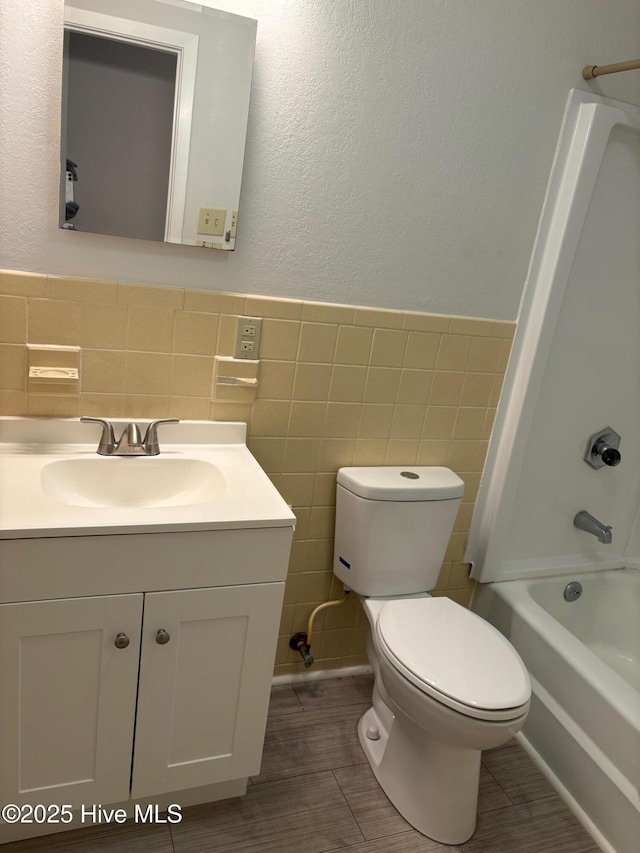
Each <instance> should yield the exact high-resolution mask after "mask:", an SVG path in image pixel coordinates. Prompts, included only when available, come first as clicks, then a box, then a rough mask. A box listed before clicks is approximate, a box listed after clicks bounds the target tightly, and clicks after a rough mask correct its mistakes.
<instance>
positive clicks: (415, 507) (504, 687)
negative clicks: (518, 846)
mask: <svg viewBox="0 0 640 853" xmlns="http://www.w3.org/2000/svg"><path fill="white" fill-rule="evenodd" d="M463 488H464V484H463V482H462V480H460V478H459V477H458V476H457V475H456V474H454V473H453V472H452V471H449V470H448V469H446V468H439V467H438V468H436V467H433V468H431V467H411V468H408V469H407V468H394V467H384V468H343V469H340V471H339V472H338V490H337V500H336V540H335V554H334V573H335V574H336V575H337V577H339V578H340V580H342V581H343V583H344V584H345V586H346V587H348V588H350V589H352V590H353V591H354V592H356V593H357V594H358V595H359V597H360V600H361V603H362V605H363V608H364V610H365V613H366V615H367V618H368V620H369V624H370V628H371V632H370V635H369V639H368V643H367V653H368V656H369V660H370V663H371V665H372V667H373V671H374V676H375V679H374V689H373V699H372V707H371V708H370V709H369V710H368V711H367V712H366V713H365V714H364V716H363V717H362V719H361V720H360V723H359V725H358V732H359V737H360V743H361V745H362V747H363V750H364V752H365V755H366V757H367V759H368V761H369V763H370V765H371V768H372V770H373V772H374V774H375V776H376V778H377V779H378V782H379V783H380V786H381V787H382V789H383V790H384V792H385V793H386V794H387V796H388V797H389V799H390V800H391V802H392V803H393V804H394V806H395V807H396V808H397V810H398V811H399V812H400V814H402V815H403V817H404V818H405V819H406V820H407V821H408V822H409V823H410V824H412V826H414V827H415V828H416V829H417V830H418V831H419V832H422V833H423V834H424V835H427V836H429V837H430V838H433V839H434V840H436V841H439V842H441V843H444V844H461V843H463V842H464V841H467V840H468V839H469V838H470V837H471V835H472V834H473V831H474V829H475V825H476V811H477V799H478V785H479V777H480V760H481V750H483V749H489V748H491V747H495V746H499V745H501V744H503V743H506V741H508V740H509V739H510V738H511V737H512V736H513V735H514V734H515V733H516V732H518V731H519V730H520V728H521V727H522V725H523V724H524V721H525V719H526V716H527V712H528V709H529V702H530V696H531V687H530V683H529V677H528V674H527V671H526V669H525V667H524V664H523V663H522V660H521V659H520V657H519V655H518V654H517V652H516V651H515V649H514V648H513V647H512V646H511V645H510V643H509V642H508V640H507V639H506V638H505V637H503V636H502V634H500V633H499V632H498V631H497V630H496V629H495V628H494V627H493V626H492V625H490V624H489V623H488V622H485V621H484V620H483V619H481V618H480V617H479V616H477V615H476V614H475V613H473V612H471V611H470V610H467V609H466V608H464V607H462V606H461V605H459V604H457V603H456V602H454V601H452V600H450V599H448V598H445V597H432V596H430V595H429V594H428V590H430V589H433V587H434V586H435V584H436V582H437V577H438V573H439V569H440V565H441V563H442V559H443V557H444V553H445V550H446V547H447V543H448V540H449V536H450V534H451V530H452V528H453V522H454V520H455V516H456V513H457V509H458V506H459V504H460V500H461V496H462V492H463Z"/></svg>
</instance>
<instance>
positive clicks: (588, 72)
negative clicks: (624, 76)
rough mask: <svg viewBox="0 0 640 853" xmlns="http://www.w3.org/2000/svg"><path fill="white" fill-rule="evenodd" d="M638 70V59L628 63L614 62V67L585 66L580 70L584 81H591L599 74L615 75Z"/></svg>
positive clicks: (639, 60) (639, 61) (639, 63)
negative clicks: (620, 72)
mask: <svg viewBox="0 0 640 853" xmlns="http://www.w3.org/2000/svg"><path fill="white" fill-rule="evenodd" d="M636 68H640V59H630V60H629V62H616V63H615V64H614V65H586V66H585V67H584V68H583V69H582V76H583V77H584V79H585V80H593V78H594V77H600V75H601V74H617V72H618V71H633V70H634V69H636Z"/></svg>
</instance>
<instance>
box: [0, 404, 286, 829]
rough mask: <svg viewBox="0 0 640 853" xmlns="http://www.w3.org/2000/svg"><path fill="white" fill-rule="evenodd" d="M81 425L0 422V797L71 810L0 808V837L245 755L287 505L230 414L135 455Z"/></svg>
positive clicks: (131, 800) (183, 799)
mask: <svg viewBox="0 0 640 853" xmlns="http://www.w3.org/2000/svg"><path fill="white" fill-rule="evenodd" d="M87 426H88V427H92V425H91V424H89V425H85V424H81V423H80V422H79V421H77V420H73V419H69V420H65V419H60V420H56V419H29V418H0V805H3V804H7V803H9V804H16V805H17V806H29V805H41V806H45V807H46V806H67V810H66V812H67V813H68V812H69V807H71V810H75V811H74V818H73V823H71V824H68V825H67V824H66V823H65V822H62V825H60V824H59V825H58V826H48V825H44V826H43V825H42V823H40V824H38V823H36V822H34V823H32V824H31V825H19V824H15V825H14V824H11V825H9V824H7V823H3V820H2V817H0V844H1V843H3V842H5V841H12V840H16V839H19V838H26V837H30V836H33V835H42V834H46V833H47V832H53V831H56V830H60V829H68V828H72V827H73V826H82V825H84V826H86V825H87V821H86V820H83V819H82V816H83V808H85V809H86V808H88V809H91V807H96V806H97V807H99V806H110V807H111V808H112V809H113V808H114V807H118V808H123V809H124V810H125V811H126V813H127V814H130V815H131V814H133V815H135V809H136V806H138V805H140V806H148V805H151V806H155V807H156V808H158V809H160V810H162V809H163V808H165V807H166V806H168V805H169V804H172V803H175V804H177V805H181V806H187V805H193V804H196V803H202V802H209V801H212V800H218V799H224V798H227V797H231V796H238V795H241V794H243V793H244V792H245V790H246V784H247V778H248V777H249V776H250V775H252V774H255V773H257V772H259V769H260V762H261V758H262V745H263V741H264V732H265V727H266V720H267V711H268V705H269V694H270V688H271V679H272V675H273V662H274V658H275V649H276V642H277V638H278V626H279V623H280V617H281V612H282V601H283V597H284V581H285V578H286V575H287V565H288V561H289V552H290V548H291V539H292V536H293V526H294V524H295V516H294V515H293V513H292V512H291V510H290V508H289V507H288V506H287V505H286V503H285V502H284V501H283V499H282V497H281V496H280V495H279V494H278V492H277V491H276V490H275V488H274V487H273V485H272V483H271V482H270V481H269V479H268V477H267V476H266V474H265V473H264V471H262V469H261V468H260V466H259V465H258V463H257V462H256V460H255V459H254V458H253V456H252V455H251V454H250V453H249V451H248V449H247V447H246V426H245V425H244V424H233V423H216V422H195V421H194V422H181V423H179V424H173V425H172V429H173V433H172V436H173V444H168V445H166V446H164V445H163V447H162V452H161V454H160V455H159V456H157V457H149V458H139V459H133V460H132V459H123V458H115V459H113V458H109V457H102V456H100V455H97V454H96V445H95V444H92V445H91V446H87V445H86V444H84V443H83V441H86V440H87V433H86V432H85V430H86V429H87ZM116 426H117V431H118V432H120V430H121V429H123V428H126V424H122V423H121V424H117V425H116ZM167 429H168V427H167ZM96 439H97V436H96ZM96 484H97V485H98V486H99V488H96ZM91 822H92V821H91V820H90V821H89V824H90V823H91Z"/></svg>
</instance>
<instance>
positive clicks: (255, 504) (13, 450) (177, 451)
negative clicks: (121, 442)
mask: <svg viewBox="0 0 640 853" xmlns="http://www.w3.org/2000/svg"><path fill="white" fill-rule="evenodd" d="M129 420H136V419H133V418H131V419H126V418H124V419H122V418H118V419H113V420H112V421H111V422H112V423H113V425H114V428H115V431H116V436H117V437H118V436H119V434H120V432H121V431H122V429H124V426H125V425H126V424H127V423H128V422H129ZM137 422H138V423H139V424H140V427H141V429H142V430H143V431H144V427H145V425H146V423H147V421H144V420H143V419H138V421H137ZM99 437H100V427H99V426H98V425H96V424H81V423H80V421H79V420H78V419H71V418H69V419H66V418H8V417H3V418H0V539H21V538H34V537H35V538H39V537H52V536H87V535H107V534H126V533H160V532H169V531H179V530H185V531H186V530H225V529H226V530H232V529H238V528H257V527H291V526H293V525H295V516H294V515H293V513H292V512H291V509H290V508H289V507H288V506H287V504H286V503H285V501H284V500H283V498H282V497H281V496H280V494H279V493H278V491H277V490H276V489H275V487H274V486H273V484H272V483H271V481H270V480H269V478H268V477H267V475H266V474H265V473H264V471H263V470H262V468H261V467H260V466H259V464H258V462H257V461H256V460H255V458H254V457H253V456H252V454H251V453H250V452H249V450H248V449H247V446H246V425H245V424H243V423H228V422H214V421H182V422H180V423H179V424H167V425H162V426H161V427H160V428H159V444H160V450H161V452H160V455H159V456H156V457H132V458H123V457H102V456H98V454H97V453H96V449H97V446H98V439H99ZM83 459H87V460H89V459H91V460H100V461H99V462H98V465H102V464H104V465H105V466H107V465H111V466H113V465H118V466H131V471H132V472H134V471H136V467H135V466H139V467H138V471H141V466H144V465H145V464H148V463H150V462H151V463H153V464H156V465H157V464H158V461H157V460H160V461H162V460H175V459H192V460H200V461H202V462H207V463H209V464H210V465H213V466H215V468H216V469H217V472H218V473H219V474H220V475H221V476H222V478H223V479H224V487H223V489H222V490H221V493H220V494H218V495H217V496H216V497H214V498H213V499H212V500H204V501H200V502H196V503H185V504H182V505H160V506H157V505H156V506H144V505H137V506H92V505H85V506H81V505H76V504H70V503H66V502H62V501H61V500H57V499H55V498H53V497H51V496H50V494H48V493H47V491H45V489H44V488H43V484H42V472H43V469H44V468H45V466H47V465H49V464H50V463H51V462H55V461H61V460H83ZM97 470H99V468H97Z"/></svg>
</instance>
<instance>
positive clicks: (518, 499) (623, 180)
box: [466, 90, 640, 581]
mask: <svg viewBox="0 0 640 853" xmlns="http://www.w3.org/2000/svg"><path fill="white" fill-rule="evenodd" d="M630 168H631V169H633V170H635V173H636V176H637V177H635V178H634V179H632V180H630V179H629V174H630V172H629V169H630ZM631 174H633V172H631ZM639 181H640V110H639V109H638V108H637V107H632V106H628V105H626V104H620V103H616V102H614V101H609V100H605V99H601V98H597V97H595V96H593V95H585V93H584V92H580V91H577V90H574V91H573V92H572V93H571V96H570V99H569V105H568V109H567V115H566V118H565V124H564V130H563V134H562V138H561V143H560V146H559V149H558V153H557V155H556V161H555V164H554V168H553V171H552V176H551V181H550V184H549V189H548V192H547V199H546V202H545V207H544V210H543V214H542V218H541V223H540V226H539V230H538V236H537V240H536V245H535V248H534V251H533V256H532V260H531V265H530V270H529V276H528V282H527V285H526V287H525V292H524V296H523V302H522V305H521V310H520V320H519V324H518V332H517V334H516V337H515V340H514V347H513V353H512V357H511V362H510V364H509V368H508V370H507V374H506V377H505V384H504V390H503V396H502V401H501V405H500V407H499V409H498V415H497V418H496V425H495V429H494V433H493V436H492V439H491V443H490V446H489V452H488V456H487V464H486V469H485V474H484V478H483V482H482V487H481V489H480V493H479V495H478V501H477V503H476V509H475V514H474V518H473V523H472V526H471V532H470V538H469V544H468V548H467V553H466V559H467V560H468V561H469V562H472V563H473V571H472V576H473V577H474V578H476V579H477V580H480V581H497V580H510V579H514V578H522V577H531V576H533V575H553V574H562V573H564V572H566V571H568V570H576V569H580V570H581V571H589V570H596V569H607V568H620V567H623V566H637V565H640V559H639V557H640V531H637V530H636V532H635V533H634V526H635V522H636V516H637V513H638V495H639V493H640V444H638V442H637V440H636V439H637V436H638V434H640V394H639V393H638V392H639V390H640V336H639V335H638V333H637V329H638V318H639V317H640V285H639V282H640V243H639V241H638V234H639V233H640V191H639V189H638V187H639V186H640V183H639ZM608 425H610V426H612V427H613V429H615V430H616V431H617V432H619V433H620V434H621V435H622V444H621V447H620V450H621V453H622V462H621V464H620V465H619V466H618V467H617V468H613V469H611V468H603V469H601V470H599V471H595V470H594V469H592V468H591V467H590V466H588V465H587V464H586V463H585V462H584V461H583V456H584V453H585V450H586V446H587V441H588V438H589V436H590V435H591V434H592V433H595V432H596V431H597V430H599V429H602V428H604V427H605V426H608ZM583 509H586V510H588V511H589V512H590V513H591V514H592V515H594V516H596V517H597V518H598V519H600V520H601V521H602V522H603V523H605V524H611V525H613V542H612V544H611V545H603V544H600V543H599V542H598V541H597V540H596V538H595V537H593V536H590V535H589V534H588V533H585V532H583V531H580V530H577V529H576V528H575V527H574V526H573V518H574V516H575V515H576V513H577V512H579V511H580V510H583Z"/></svg>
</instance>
